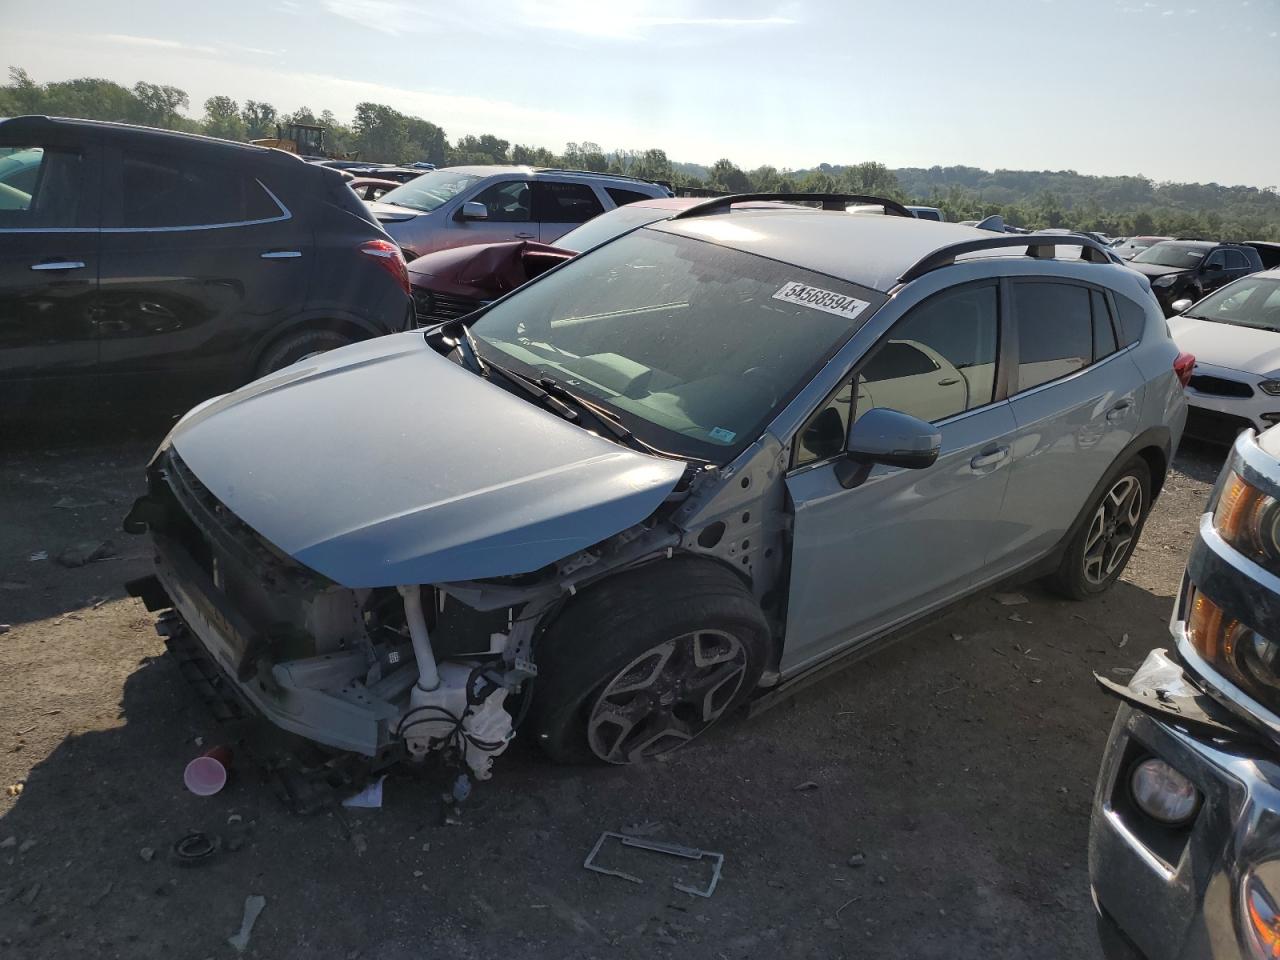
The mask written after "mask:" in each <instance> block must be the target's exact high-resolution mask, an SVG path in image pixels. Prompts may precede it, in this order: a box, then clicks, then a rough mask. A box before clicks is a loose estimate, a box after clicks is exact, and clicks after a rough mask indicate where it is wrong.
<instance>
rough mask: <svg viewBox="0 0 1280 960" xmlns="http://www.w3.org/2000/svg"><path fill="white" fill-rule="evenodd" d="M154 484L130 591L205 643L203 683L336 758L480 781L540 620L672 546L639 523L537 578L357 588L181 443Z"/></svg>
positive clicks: (137, 517)
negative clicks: (194, 464)
mask: <svg viewBox="0 0 1280 960" xmlns="http://www.w3.org/2000/svg"><path fill="white" fill-rule="evenodd" d="M149 487H150V489H149V492H148V494H147V495H146V496H144V497H142V498H140V499H139V500H138V502H137V503H136V504H135V505H134V508H133V510H132V511H131V513H130V515H129V517H128V518H127V519H126V529H128V530H130V531H131V532H142V531H143V530H144V529H145V530H147V531H149V533H150V536H151V539H152V541H153V544H154V548H155V556H156V570H155V574H154V576H153V577H148V578H145V579H144V580H142V581H134V582H133V583H132V584H130V592H131V593H133V594H134V595H136V596H139V597H141V598H142V599H143V600H144V601H145V602H146V604H147V607H148V609H151V610H157V611H160V610H171V611H172V613H169V614H166V615H163V616H162V618H161V622H160V629H161V631H162V632H164V633H170V634H172V633H178V634H180V635H181V636H180V637H179V639H181V640H183V641H190V640H192V639H194V640H195V641H196V644H195V645H194V647H195V648H196V649H197V650H198V651H199V652H200V653H201V654H202V655H203V657H204V658H205V659H206V660H207V666H208V669H207V670H205V673H206V674H208V676H206V677H204V678H202V680H201V682H202V683H211V684H212V686H213V687H215V688H217V689H219V690H220V691H221V692H222V693H223V695H224V696H230V697H232V698H234V700H235V701H237V702H238V703H240V704H241V705H243V706H244V707H245V708H247V709H248V710H249V711H250V712H252V713H254V714H259V715H261V716H262V717H264V718H266V719H267V720H268V721H270V722H271V723H272V724H274V725H275V726H277V727H279V728H281V729H283V730H286V731H289V732H291V733H294V734H297V735H300V736H302V737H305V738H306V739H308V740H311V741H313V742H315V743H318V744H322V745H324V746H326V747H329V748H332V749H334V750H338V751H348V752H351V753H355V754H359V755H363V756H365V757H368V758H373V759H375V760H377V761H380V762H392V761H394V760H397V759H422V758H425V757H426V756H427V755H429V754H439V753H447V754H449V755H451V756H453V757H455V758H456V759H458V760H459V761H462V762H464V763H465V764H466V766H467V767H468V768H469V769H470V771H471V773H472V774H473V775H474V776H476V777H477V778H478V779H486V778H487V777H488V776H489V773H490V768H491V765H492V762H493V758H494V757H496V756H497V755H499V754H501V753H502V752H503V751H504V750H505V749H506V747H507V745H508V744H509V743H510V741H511V739H512V737H513V736H514V727H515V725H516V722H517V720H518V718H519V716H520V715H521V713H522V712H523V710H524V709H525V707H526V706H527V700H528V696H529V692H530V691H529V683H530V681H531V679H532V678H533V677H534V675H535V674H536V668H535V667H534V665H533V657H532V644H533V637H534V634H535V630H536V629H537V628H538V627H539V625H540V624H541V623H542V621H543V618H544V617H545V616H546V615H548V614H550V613H551V612H552V611H553V610H554V608H555V607H556V605H557V604H558V603H560V602H561V601H562V600H563V599H564V598H566V597H568V596H570V595H571V594H572V592H573V591H574V590H575V584H576V583H577V582H579V581H581V580H583V579H585V578H588V577H591V576H594V575H599V574H600V573H601V571H604V570H611V569H615V568H617V567H619V566H625V565H628V564H630V563H634V562H637V561H642V560H644V559H647V558H652V557H655V556H660V555H661V554H662V551H663V550H664V549H667V548H669V547H670V546H671V545H672V544H674V543H675V542H676V538H675V536H674V534H672V533H671V532H669V531H665V530H664V528H661V527H660V525H656V524H650V525H640V526H637V527H634V528H630V529H628V530H625V531H623V532H622V533H620V534H617V535H615V536H613V537H610V538H607V539H606V540H605V541H604V542H603V543H601V544H599V545H597V546H596V547H595V548H594V549H593V550H592V551H591V552H590V553H589V554H583V553H578V554H575V555H573V556H570V557H568V558H565V559H564V560H562V561H560V562H558V563H552V564H549V565H547V566H546V567H544V568H543V569H542V570H539V571H536V572H535V573H533V574H525V575H520V576H515V577H509V578H503V577H499V578H491V579H488V580H485V581H483V582H480V581H460V582H455V583H442V584H402V585H388V586H381V587H357V588H352V587H347V586H343V585H341V584H338V583H335V582H334V581H332V580H330V579H328V578H327V577H325V576H324V575H322V574H320V573H318V572H316V571H314V570H312V569H310V568H308V567H306V566H304V565H302V564H300V563H299V562H297V561H296V560H294V559H293V558H291V557H289V556H288V555H286V554H284V553H283V552H282V551H280V550H279V549H277V548H276V547H274V546H273V545H272V544H271V543H269V542H268V541H266V540H265V539H264V538H263V537H262V536H260V535H259V534H258V533H256V532H255V531H254V530H253V529H252V528H250V527H249V526H248V525H247V524H245V523H244V522H243V521H242V520H240V519H239V518H238V517H237V516H236V515H235V514H234V513H233V512H232V511H231V510H229V509H228V508H227V507H226V505H225V504H223V503H222V502H221V501H219V500H218V498H217V497H215V496H214V495H213V494H212V492H211V491H209V490H208V488H207V487H205V486H204V484H203V483H201V481H200V480H199V478H198V477H197V476H196V475H195V474H194V473H193V472H192V471H191V469H190V468H189V467H188V466H187V465H186V464H185V463H184V461H183V459H182V457H181V455H180V454H179V453H178V451H177V450H176V449H174V448H172V447H169V448H167V449H166V450H164V451H163V452H162V453H161V454H160V455H158V457H157V458H156V460H155V461H154V462H153V464H152V467H151V469H150V472H149ZM175 614H176V616H175ZM187 647H188V649H190V648H191V647H192V645H191V644H190V643H187Z"/></svg>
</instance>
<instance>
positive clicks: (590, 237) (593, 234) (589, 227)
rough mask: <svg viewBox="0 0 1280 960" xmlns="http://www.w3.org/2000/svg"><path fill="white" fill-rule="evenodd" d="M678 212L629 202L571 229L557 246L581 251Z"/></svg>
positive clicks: (576, 251)
mask: <svg viewBox="0 0 1280 960" xmlns="http://www.w3.org/2000/svg"><path fill="white" fill-rule="evenodd" d="M676 213H677V211H675V210H659V209H655V208H654V207H637V206H635V205H634V204H628V205H627V206H625V207H618V208H616V209H614V210H610V211H609V212H608V213H602V214H600V216H598V217H596V218H595V219H594V220H588V221H587V222H586V223H584V224H583V225H582V226H580V227H578V228H576V229H574V230H570V231H569V232H568V233H566V234H565V235H564V236H563V237H561V238H560V239H559V240H557V241H556V246H557V247H562V248H564V249H565V250H572V251H574V252H575V253H581V252H582V251H584V250H590V249H591V248H592V247H598V246H600V244H602V243H604V242H606V241H608V240H612V239H613V238H614V237H617V236H621V235H622V234H624V233H626V232H627V231H628V230H634V229H635V228H636V227H643V226H644V225H645V224H649V223H653V222H654V221H655V220H666V219H667V218H668V217H671V216H674V215H675V214H676Z"/></svg>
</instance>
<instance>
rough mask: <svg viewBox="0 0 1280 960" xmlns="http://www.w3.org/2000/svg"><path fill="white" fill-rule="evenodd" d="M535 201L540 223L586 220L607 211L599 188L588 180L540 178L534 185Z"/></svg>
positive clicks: (535, 211) (582, 221) (535, 212)
mask: <svg viewBox="0 0 1280 960" xmlns="http://www.w3.org/2000/svg"><path fill="white" fill-rule="evenodd" d="M533 205H534V219H535V220H537V221H538V222H540V223H586V222H587V221H588V220H590V219H592V218H593V217H598V216H599V215H600V214H602V213H604V206H603V205H601V203H600V199H599V198H598V197H597V196H596V192H595V191H594V190H592V189H591V188H590V187H589V186H587V185H586V184H585V183H557V182H555V181H554V180H540V181H538V182H536V183H534V185H533Z"/></svg>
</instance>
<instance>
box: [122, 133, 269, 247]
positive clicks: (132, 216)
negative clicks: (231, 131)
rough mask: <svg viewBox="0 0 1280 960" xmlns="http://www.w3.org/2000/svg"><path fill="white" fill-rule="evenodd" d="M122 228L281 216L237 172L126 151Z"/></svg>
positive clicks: (175, 156)
mask: <svg viewBox="0 0 1280 960" xmlns="http://www.w3.org/2000/svg"><path fill="white" fill-rule="evenodd" d="M119 204H120V206H119V216H118V222H116V223H108V224H107V225H108V226H121V227H133V228H147V227H153V228H154V227H193V226H215V225H222V224H232V223H247V222H253V221H256V220H270V219H273V218H275V217H279V216H281V210H280V208H279V206H277V204H276V202H275V201H274V200H272V199H271V197H270V196H269V195H268V194H267V192H266V191H265V190H264V189H263V187H262V185H261V184H260V183H258V181H257V180H256V179H254V178H253V177H251V176H249V175H248V174H246V173H243V172H242V171H240V170H238V169H236V168H235V167H233V166H230V165H228V166H224V165H222V164H218V163H206V162H203V161H201V160H196V159H192V158H190V157H187V156H185V155H181V154H165V153H160V152H149V151H141V150H126V151H125V152H124V155H123V157H122V168H121V177H120V198H119Z"/></svg>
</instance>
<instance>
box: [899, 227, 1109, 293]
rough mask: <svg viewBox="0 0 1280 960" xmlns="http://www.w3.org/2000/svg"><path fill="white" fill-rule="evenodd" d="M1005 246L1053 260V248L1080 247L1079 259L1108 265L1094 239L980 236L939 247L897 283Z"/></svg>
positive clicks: (1077, 236) (1057, 235) (1052, 235)
mask: <svg viewBox="0 0 1280 960" xmlns="http://www.w3.org/2000/svg"><path fill="white" fill-rule="evenodd" d="M1008 247H1026V248H1027V256H1028V257H1035V258H1037V259H1040V260H1052V259H1053V258H1054V255H1055V249H1054V248H1055V247H1079V248H1080V259H1081V260H1085V261H1088V262H1089V263H1111V262H1112V260H1111V258H1110V257H1109V256H1108V255H1107V251H1106V249H1105V248H1104V247H1103V245H1102V244H1100V243H1099V242H1098V241H1097V240H1094V239H1092V238H1090V237H1084V236H1081V235H1080V234H1073V233H1049V234H1043V233H1040V234H1037V233H1032V234H1021V235H1016V236H1015V235H1012V234H1011V235H1008V236H1003V237H981V238H980V239H977V240H961V241H960V242H959V243H949V244H947V245H946V246H945V247H939V248H938V249H937V250H934V251H933V252H932V253H929V254H926V255H925V256H923V257H921V258H920V259H919V260H917V261H916V262H915V263H913V264H912V265H911V266H910V267H908V268H907V269H906V271H905V272H904V273H903V274H902V276H900V277H899V278H898V282H899V283H910V282H911V281H912V280H918V279H919V278H920V277H923V276H924V275H925V274H926V273H931V272H933V271H934V270H937V269H938V268H940V267H949V266H952V265H953V264H954V263H955V262H956V257H958V256H960V255H962V254H965V253H978V252H979V251H982V250H1001V249H1005V248H1008Z"/></svg>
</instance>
